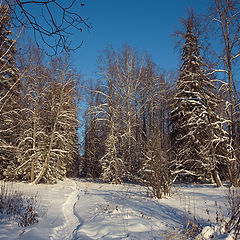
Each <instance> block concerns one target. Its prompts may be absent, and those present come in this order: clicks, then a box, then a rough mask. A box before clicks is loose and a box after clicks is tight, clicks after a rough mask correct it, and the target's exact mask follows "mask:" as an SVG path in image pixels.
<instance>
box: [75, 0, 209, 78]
mask: <svg viewBox="0 0 240 240" xmlns="http://www.w3.org/2000/svg"><path fill="white" fill-rule="evenodd" d="M208 5H209V0H145V1H143V0H85V6H84V7H83V8H81V9H80V10H81V12H80V15H81V16H83V17H87V18H88V19H89V20H88V22H89V23H91V25H92V29H91V30H90V32H83V33H79V34H76V35H74V36H73V41H76V42H80V41H81V40H83V41H84V43H83V46H82V47H81V48H80V49H78V50H77V51H76V53H74V54H73V58H72V59H73V63H74V66H75V67H76V68H77V69H78V70H79V71H80V72H81V73H83V75H84V76H85V78H88V77H93V78H94V72H95V71H96V66H97V64H96V60H97V57H98V55H99V54H100V53H101V51H103V50H104V49H105V48H106V46H107V44H111V45H112V46H113V47H114V48H116V49H118V48H120V47H121V46H122V45H123V44H124V43H128V44H129V45H130V46H132V47H135V48H137V49H139V50H140V51H141V50H146V51H147V52H148V53H149V54H150V55H151V56H152V58H153V60H154V61H155V62H156V64H157V65H159V66H160V67H162V68H163V69H166V70H168V71H169V70H177V68H178V66H179V56H178V53H176V51H175V50H174V46H175V42H174V39H173V38H172V36H171V34H172V33H173V32H174V31H175V30H176V29H179V27H180V24H179V19H180V18H182V17H184V16H186V8H187V7H189V8H191V7H193V8H194V9H195V12H196V13H205V12H206V10H207V8H208Z"/></svg>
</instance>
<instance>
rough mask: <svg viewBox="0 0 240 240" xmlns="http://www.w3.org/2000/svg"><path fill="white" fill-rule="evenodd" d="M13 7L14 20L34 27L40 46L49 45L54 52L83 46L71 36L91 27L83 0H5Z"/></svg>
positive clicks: (18, 23)
mask: <svg viewBox="0 0 240 240" xmlns="http://www.w3.org/2000/svg"><path fill="white" fill-rule="evenodd" d="M1 3H6V5H7V6H8V7H9V9H10V12H11V16H12V20H13V23H14V24H15V25H16V26H19V25H20V26H25V27H27V28H30V29H32V31H33V35H34V38H35V41H36V43H37V45H39V44H40V43H41V42H42V43H44V44H45V45H47V46H48V47H49V48H50V49H51V50H52V54H53V55H54V54H56V53H58V52H59V50H64V51H66V52H69V51H70V50H73V49H76V48H78V47H80V46H81V44H82V41H81V42H80V43H79V42H78V43H76V44H75V47H74V46H73V44H72V42H71V40H70V39H69V37H70V36H71V34H72V33H73V32H75V33H77V32H82V31H83V30H85V29H90V25H89V24H88V22H87V19H86V18H84V17H82V15H81V14H79V12H80V11H81V9H82V8H83V6H84V3H83V2H82V1H81V0H80V1H78V0H70V1H59V0H54V1H53V0H39V1H35V0H33V1H28V0H2V1H1Z"/></svg>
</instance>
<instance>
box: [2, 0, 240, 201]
mask: <svg viewBox="0 0 240 240" xmlns="http://www.w3.org/2000/svg"><path fill="white" fill-rule="evenodd" d="M34 2H35V1H33V3H34ZM45 3H46V4H48V3H49V2H48V1H45ZM44 6H47V5H44ZM12 13H13V8H12V5H8V4H5V3H2V4H1V9H0V18H1V21H0V178H1V179H7V180H24V181H30V182H33V183H39V182H56V181H57V180H62V179H64V178H65V177H68V176H77V175H78V174H79V168H80V170H81V175H82V176H84V177H89V178H93V179H97V178H101V179H103V180H104V181H108V182H112V183H116V184H119V183H122V182H124V181H131V182H132V181H134V182H139V183H142V184H146V185H147V186H149V187H150V189H152V194H153V195H154V196H155V197H157V198H161V197H162V196H163V195H167V194H168V193H169V190H170V186H171V184H173V183H174V182H175V181H184V182H201V181H204V182H215V183H216V184H217V186H222V181H225V180H229V181H230V182H231V183H232V185H234V186H239V184H240V182H239V171H240V170H239V169H240V168H239V151H240V140H239V127H240V121H239V116H240V112H239V98H238V92H237V88H236V84H235V82H236V80H237V79H236V74H235V71H234V69H235V66H236V64H237V63H238V59H239V57H240V49H239V46H240V44H239V43H240V42H239V41H240V36H239V33H240V29H239V24H240V22H239V21H240V14H239V3H238V2H237V1H233V0H232V1H230V0H214V1H212V2H211V8H210V10H209V15H208V17H207V25H208V27H209V26H210V27H213V28H215V29H217V30H216V34H217V36H216V37H218V38H221V39H222V41H221V43H222V44H220V45H219V46H217V48H216V49H215V46H214V45H213V46H211V45H208V50H209V49H211V51H207V50H206V48H205V39H210V38H203V32H204V31H202V27H203V24H202V23H203V22H204V21H203V20H202V19H200V18H199V17H197V16H195V15H194V13H193V11H189V12H188V15H187V17H186V19H185V20H184V21H183V22H182V23H183V29H182V31H180V32H178V36H179V37H180V38H181V41H180V42H181V43H180V44H179V49H181V53H182V55H181V67H180V68H179V71H178V74H177V75H178V77H174V76H175V75H176V74H169V73H166V72H164V71H163V70H162V69H160V68H159V67H158V66H157V65H156V63H154V61H153V60H152V59H151V57H150V56H149V55H148V54H147V53H146V52H142V53H139V52H138V51H137V50H136V49H134V48H132V47H131V46H129V45H127V44H125V45H124V46H123V47H122V48H121V49H119V50H115V49H113V48H111V47H107V48H106V50H105V51H104V53H103V54H102V55H101V56H100V57H99V59H98V69H99V72H100V76H101V77H100V79H98V80H96V81H93V83H92V84H91V85H90V83H88V84H87V85H86V86H85V89H88V93H87V94H86V95H87V96H86V101H88V105H89V107H88V109H87V110H86V113H85V128H84V130H85V133H84V151H83V154H82V156H81V157H80V156H79V155H80V153H79V148H78V145H79V143H78V126H79V122H78V111H77V108H78V107H79V105H80V102H79V101H80V100H81V98H80V95H79V91H80V88H79V86H80V84H79V81H80V77H79V76H78V75H77V74H75V72H74V71H73V70H71V66H70V65H69V63H68V60H67V57H65V56H62V57H57V56H56V57H52V58H49V57H46V56H45V53H44V52H43V51H42V50H41V49H40V48H39V47H38V46H34V44H33V43H29V46H28V47H27V51H26V52H27V54H25V55H21V54H20V53H18V51H17V46H16V40H14V38H13V37H12V32H11V23H12V17H11V14H12ZM79 20H81V19H79ZM205 20H206V19H205ZM82 23H84V24H85V22H82ZM205 32H208V31H205ZM61 36H62V35H59V36H58V37H60V38H61ZM205 37H206V36H205ZM208 37H209V36H208ZM211 37H213V36H211ZM62 41H64V39H62ZM209 41H210V40H209ZM55 47H57V46H55ZM219 49H220V50H219ZM206 55H208V56H206ZM175 80H176V81H175ZM174 81H175V82H176V84H170V83H172V82H174ZM79 166H81V167H79Z"/></svg>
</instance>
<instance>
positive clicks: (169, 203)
mask: <svg viewBox="0 0 240 240" xmlns="http://www.w3.org/2000/svg"><path fill="white" fill-rule="evenodd" d="M14 186H15V188H17V189H19V190H20V191H22V192H24V194H26V195H28V196H31V195H35V194H36V193H37V195H38V199H39V213H40V216H41V218H40V219H39V222H38V223H37V224H34V225H32V226H30V227H25V228H23V227H19V226H18V225H17V224H16V223H13V222H9V221H5V220H4V221H3V220H2V219H0V239H4V240H10V239H11V240H12V239H25V240H26V239H29V240H33V239H34V240H38V239H39V240H40V239H52V240H60V239H74V240H75V239H81V240H88V239H105V240H107V239H129V240H130V239H137V240H141V239H142V240H148V239H170V237H169V236H170V235H174V234H177V233H178V231H179V230H180V229H182V228H183V227H184V225H185V223H186V222H187V220H188V218H192V219H193V218H194V217H195V218H196V219H197V220H198V221H199V222H200V223H201V225H203V226H207V225H210V224H211V223H212V224H214V223H215V222H216V221H217V220H216V218H217V216H219V214H220V212H222V213H223V214H224V215H227V207H226V205H227V198H226V192H227V189H226V188H224V187H223V188H216V187H215V186H213V185H179V186H178V185H175V186H174V187H173V188H172V195H171V196H170V197H168V198H166V199H161V200H156V199H153V198H151V197H149V192H148V190H147V189H146V188H145V187H143V186H139V185H134V184H124V185H112V184H105V183H96V182H91V181H87V180H72V179H66V180H65V181H63V182H59V183H58V184H56V185H42V184H40V185H32V184H24V183H16V184H14ZM172 239H175V238H174V237H173V238H172ZM215 239H225V238H222V237H221V238H220V237H219V238H215Z"/></svg>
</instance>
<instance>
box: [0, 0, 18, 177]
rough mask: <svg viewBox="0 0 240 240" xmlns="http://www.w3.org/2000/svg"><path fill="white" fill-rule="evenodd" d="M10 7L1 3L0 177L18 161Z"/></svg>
mask: <svg viewBox="0 0 240 240" xmlns="http://www.w3.org/2000/svg"><path fill="white" fill-rule="evenodd" d="M10 27H11V24H10V15H9V9H8V7H7V6H6V5H5V4H2V5H1V7H0V178H2V177H3V176H4V175H3V174H4V171H5V170H6V168H7V167H12V168H14V166H15V163H16V161H17V155H18V149H17V138H18V136H19V120H20V118H19V110H20V109H19V107H20V104H19V103H20V93H19V91H20V78H19V77H18V70H17V68H16V63H15V55H16V47H15V42H16V41H15V40H13V39H12V38H11V35H12V32H11V30H10Z"/></svg>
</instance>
